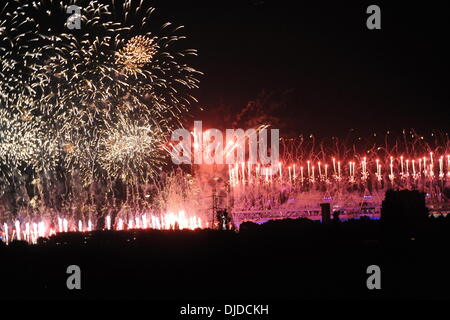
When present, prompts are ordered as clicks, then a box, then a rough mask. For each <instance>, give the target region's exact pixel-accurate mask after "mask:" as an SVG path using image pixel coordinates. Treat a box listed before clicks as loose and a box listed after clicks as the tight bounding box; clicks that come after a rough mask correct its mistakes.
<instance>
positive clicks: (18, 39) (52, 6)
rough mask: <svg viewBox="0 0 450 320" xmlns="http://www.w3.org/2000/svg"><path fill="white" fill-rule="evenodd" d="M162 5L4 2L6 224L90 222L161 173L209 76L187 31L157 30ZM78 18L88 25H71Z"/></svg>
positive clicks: (1, 157) (1, 96)
mask: <svg viewBox="0 0 450 320" xmlns="http://www.w3.org/2000/svg"><path fill="white" fill-rule="evenodd" d="M153 12H154V9H153V8H151V7H149V6H147V4H145V3H144V2H143V1H134V0H127V1H115V0H111V1H101V2H99V1H95V0H92V1H89V0H88V1H85V0H67V1H53V0H40V1H26V0H16V1H9V2H7V3H6V4H4V5H3V4H2V5H1V7H0V17H1V20H0V63H1V68H0V129H1V131H0V168H1V173H0V217H1V219H2V221H4V223H6V225H7V223H8V221H10V220H11V221H13V220H17V221H18V222H17V223H19V224H20V223H22V222H23V227H24V228H25V229H26V230H28V231H29V233H28V235H30V234H31V233H30V232H32V231H34V230H38V231H39V232H38V233H36V232H35V234H36V235H37V234H43V232H44V231H43V230H44V229H45V230H46V231H45V234H46V235H48V234H51V233H52V232H53V230H56V231H58V230H64V228H62V229H58V228H53V227H49V225H48V223H50V222H51V223H57V221H58V218H57V217H58V216H59V217H60V219H61V221H72V220H74V219H75V217H79V218H80V219H81V217H83V219H84V218H85V219H86V221H83V225H85V226H89V225H90V226H91V227H92V226H94V225H95V223H96V222H97V220H98V219H97V217H98V216H99V215H100V216H102V214H103V212H100V209H99V208H100V207H102V206H104V205H105V204H108V205H109V204H111V206H113V205H116V202H118V203H117V205H119V203H120V204H123V203H125V204H124V205H128V204H127V203H128V201H131V200H130V199H129V198H128V194H129V192H134V190H137V189H138V188H139V186H138V184H145V183H148V182H149V181H151V180H154V179H155V178H158V172H159V170H160V168H161V165H162V161H163V159H164V156H165V155H164V154H163V153H162V152H161V150H162V148H161V145H163V144H164V143H165V142H166V141H165V137H166V136H168V133H169V132H170V130H172V128H173V127H174V126H175V125H177V124H178V123H179V121H180V119H181V117H182V114H183V112H185V111H187V110H188V108H189V104H190V102H191V101H193V97H192V96H191V95H190V94H189V91H190V90H191V89H193V88H196V87H197V84H198V80H197V76H198V75H199V74H200V72H198V71H197V70H195V69H193V68H191V67H189V66H188V65H187V64H186V58H188V57H189V56H195V55H196V51H195V50H193V49H187V50H182V51H179V49H175V46H174V44H175V43H177V42H178V40H181V39H183V38H184V37H183V36H181V35H179V30H180V27H173V26H172V24H170V23H166V24H164V25H163V26H162V27H158V26H155V25H154V23H153V19H151V15H152V14H153ZM76 21H78V22H79V28H77V27H75V28H74V27H73V26H69V24H73V23H74V22H76ZM177 47H179V45H177ZM130 190H131V191H130ZM95 192H97V193H96V194H95V195H94V193H95ZM140 196H142V194H141V195H140ZM56 212H58V214H56ZM179 212H181V211H179ZM179 212H177V214H179ZM69 217H70V219H69ZM149 218H150V216H149ZM188 218H189V217H188ZM64 219H66V220H64ZM71 219H72V220H71ZM80 219H76V220H77V221H78V220H80ZM172 220H173V219H172ZM175 220H177V219H175ZM175 220H174V221H175ZM178 220H180V221H182V220H183V218H182V217H181V216H180V217H179V219H178ZM44 221H45V222H44ZM17 223H16V222H14V225H17ZM27 223H28V225H27ZM44 223H46V224H47V225H46V227H45V228H44V227H43V225H44ZM34 224H35V228H37V229H33V228H34V227H33V226H34ZM75 224H76V225H77V227H78V226H79V223H78V222H76V223H75ZM173 224H174V222H173V221H172V222H167V225H173ZM180 224H181V225H183V226H184V225H185V224H183V223H181V222H180ZM197 224H198V221H197V220H196V223H194V224H192V225H197ZM6 225H5V227H4V228H3V227H2V231H3V234H6V237H7V238H8V235H7V234H8V232H7V230H10V231H11V230H12V229H11V228H10V229H7V227H6ZM62 225H64V224H62ZM161 225H163V226H164V225H165V223H164V222H161ZM27 226H28V227H27ZM78 229H80V228H78ZM16 234H17V238H18V239H20V238H22V237H21V236H20V235H21V233H20V232H18V230H17V233H16ZM30 237H31V236H29V237H28V238H27V239H31V238H30ZM3 238H4V239H5V237H3Z"/></svg>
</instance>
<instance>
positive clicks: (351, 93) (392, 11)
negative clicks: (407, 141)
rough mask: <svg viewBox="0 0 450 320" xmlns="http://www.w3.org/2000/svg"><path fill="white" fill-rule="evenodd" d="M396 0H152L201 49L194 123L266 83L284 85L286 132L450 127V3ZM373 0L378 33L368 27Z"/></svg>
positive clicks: (216, 119) (241, 103) (215, 116)
mask: <svg viewBox="0 0 450 320" xmlns="http://www.w3.org/2000/svg"><path fill="white" fill-rule="evenodd" d="M395 2H396V4H393V3H392V1H391V3H382V2H379V1H378V2H373V1H353V2H352V1H329V2H323V1H320V2H319V1H314V2H313V1H308V2H306V1H299V3H297V4H294V3H295V2H294V1H289V2H288V1H279V0H278V1H277V0H273V1H272V0H264V1H262V0H261V1H258V0H252V1H250V0H242V1H172V0H164V1H161V0H160V1H152V3H153V5H154V6H155V7H156V9H157V10H158V11H157V16H158V19H159V18H161V19H162V20H169V21H172V22H174V23H176V24H182V25H184V26H185V27H186V28H185V30H184V33H185V34H186V35H187V36H188V40H186V42H185V44H186V46H188V47H193V48H196V49H198V51H199V57H198V58H197V59H195V60H193V61H192V63H193V65H194V66H195V67H196V68H198V69H199V70H201V71H203V72H204V73H205V75H204V76H202V77H201V83H200V89H199V90H196V92H195V93H194V95H195V96H196V97H198V98H199V105H198V106H196V107H199V106H201V107H204V108H205V109H206V110H207V112H204V113H196V114H195V116H194V117H195V119H196V120H203V121H204V123H206V122H210V123H211V125H214V124H217V123H221V122H222V121H223V116H224V114H227V113H228V114H231V115H234V114H236V113H237V112H238V111H239V110H241V109H242V108H243V107H245V105H246V104H247V102H248V101H250V100H253V99H255V98H256V97H257V96H258V94H259V93H261V92H262V91H263V90H265V91H266V92H275V93H286V92H287V94H285V95H283V96H284V97H285V98H283V99H285V100H283V101H284V102H285V107H284V108H280V110H279V111H277V117H280V118H281V121H282V122H283V123H284V122H285V128H286V131H292V130H294V131H295V132H298V133H314V134H316V135H324V136H330V135H339V134H344V133H346V132H348V130H349V129H350V128H355V129H357V130H358V131H359V132H362V133H363V134H366V133H367V134H369V133H372V132H383V131H385V130H393V131H398V132H400V131H401V130H402V129H403V128H415V129H417V130H419V131H420V132H422V133H425V134H426V133H429V132H431V130H433V129H438V130H443V131H446V132H448V129H449V124H448V119H449V113H450V112H449V106H450V103H449V100H450V99H449V90H448V89H449V80H448V79H449V78H448V75H449V61H448V58H449V56H450V55H449V50H448V49H447V48H446V47H447V44H448V42H449V37H448V34H449V30H450V28H449V21H450V20H449V15H450V11H449V10H448V5H446V6H445V7H444V6H443V5H442V4H431V2H423V3H422V4H419V3H418V4H415V3H411V2H409V1H395ZM370 4H377V5H379V6H380V8H381V24H382V29H381V30H368V29H367V27H366V19H367V17H368V16H369V15H368V14H366V8H367V7H368V6H369V5H370ZM218 107H221V108H222V109H221V110H222V111H221V112H217V108H218ZM224 110H225V111H224ZM189 121H193V119H192V120H189ZM283 126H284V124H283ZM283 126H282V128H281V129H282V131H281V134H282V135H283Z"/></svg>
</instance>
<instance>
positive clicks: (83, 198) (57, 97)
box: [0, 0, 450, 243]
mask: <svg viewBox="0 0 450 320" xmlns="http://www.w3.org/2000/svg"><path fill="white" fill-rule="evenodd" d="M71 6H76V7H77V8H79V9H80V11H79V13H76V14H74V15H72V16H70V17H69V16H68V14H67V12H69V11H70V10H69V11H68V9H69V7H71ZM153 13H154V9H153V8H151V7H150V6H148V5H147V4H146V3H145V2H144V1H134V0H126V1H115V0H108V1H101V2H99V1H95V0H63V1H52V0H40V1H31V2H30V1H27V0H16V1H10V2H8V3H7V4H5V5H2V6H1V7H0V17H1V21H0V65H1V68H0V170H1V171H0V232H1V237H2V240H4V241H6V242H9V241H11V240H13V239H19V240H26V241H29V242H33V243H35V242H36V241H37V239H38V238H39V237H48V236H51V235H52V234H55V233H57V232H68V231H76V232H85V231H92V230H94V229H103V230H112V229H114V230H126V229H147V228H155V229H178V228H181V229H183V228H188V229H196V228H208V227H214V218H213V219H211V217H213V213H212V210H215V209H217V208H216V207H217V206H220V207H222V208H227V209H229V211H230V212H231V213H232V215H233V222H234V224H235V225H236V226H239V224H240V223H241V222H243V221H249V220H250V221H256V222H258V221H263V220H265V219H271V218H285V217H302V216H317V215H318V212H319V210H320V209H319V206H320V204H321V203H324V202H328V203H330V204H331V205H332V208H333V210H334V211H339V212H343V213H345V214H347V215H349V216H359V215H361V214H366V213H367V214H374V215H376V214H378V213H379V209H380V206H381V200H382V199H383V197H384V194H385V192H386V190H387V189H409V190H420V191H423V192H425V193H426V194H427V202H428V205H429V207H430V208H431V209H432V210H434V211H438V212H447V211H448V188H449V184H450V149H449V147H450V144H449V140H448V136H447V135H446V134H434V133H433V136H432V137H431V139H430V137H427V138H426V139H424V137H423V136H421V135H419V134H417V133H416V132H413V131H411V132H403V136H402V137H401V138H400V139H391V138H390V136H389V134H387V135H386V136H385V138H384V141H382V142H380V141H376V140H377V139H376V138H378V137H376V135H375V137H376V138H375V137H371V139H367V140H366V139H364V140H363V139H361V138H359V137H358V138H356V139H355V140H352V141H349V140H342V141H341V140H338V139H336V138H333V139H331V140H330V141H325V140H323V141H321V142H320V143H316V141H315V138H314V137H313V136H310V137H308V138H305V137H300V138H298V137H297V138H295V139H283V138H282V139H281V140H280V142H281V148H280V150H281V158H280V159H279V162H278V163H277V166H278V170H277V172H276V174H270V173H269V169H268V168H267V167H266V166H264V165H262V164H259V163H249V162H240V163H235V164H229V165H218V166H215V165H193V166H190V167H189V168H188V167H186V168H183V169H186V170H184V171H183V170H175V171H173V170H172V168H170V166H169V161H168V159H169V155H170V152H171V151H172V150H171V148H170V146H172V145H171V144H170V143H169V137H170V133H171V131H172V130H173V129H174V128H175V127H176V125H178V124H180V122H181V120H182V118H183V116H184V115H185V114H186V113H187V111H188V110H189V105H190V103H191V102H192V101H195V98H193V97H192V96H191V95H190V91H191V89H195V88H197V85H198V79H197V77H198V76H199V75H200V74H201V73H200V72H199V71H197V70H195V69H193V68H192V67H190V66H189V65H188V64H187V62H188V60H187V59H186V58H188V57H190V56H195V55H196V51H195V50H193V49H188V50H183V51H178V50H177V49H175V48H176V47H175V46H174V45H173V44H174V43H178V42H179V41H180V40H182V39H183V38H184V37H183V36H181V35H178V32H179V30H180V27H173V26H172V24H170V23H166V24H164V25H163V26H162V27H161V28H157V29H155V27H154V26H153V24H152V15H153ZM77 19H78V20H79V22H80V29H78V28H69V27H68V23H69V22H74V21H75V20H77ZM252 123H253V122H252ZM254 123H255V127H257V128H258V129H256V130H260V129H263V128H267V127H268V124H266V123H258V121H256V120H255V121H254ZM257 124H259V127H258V126H257ZM192 134H193V135H194V136H195V137H197V135H201V134H202V133H201V132H193V133H192ZM430 140H431V142H430ZM245 143H246V141H245V139H244V140H242V141H237V142H236V144H232V145H231V144H227V145H226V146H225V150H224V151H225V153H226V154H227V155H229V154H231V153H233V152H234V151H235V150H236V149H237V145H239V144H245ZM193 147H194V151H198V150H195V148H196V146H195V145H194V146H193ZM167 151H168V152H167ZM211 194H212V195H213V199H211V196H210V195H211ZM216 196H217V197H218V198H219V199H220V200H218V201H216V200H217V199H216ZM217 202H219V203H217Z"/></svg>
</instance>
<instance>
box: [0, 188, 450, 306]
mask: <svg viewBox="0 0 450 320" xmlns="http://www.w3.org/2000/svg"><path fill="white" fill-rule="evenodd" d="M421 199H422V198H421V195H418V194H411V193H408V194H406V193H404V194H401V193H391V194H388V195H387V197H386V200H385V202H384V204H383V213H382V219H381V221H374V220H368V219H360V220H350V221H346V222H341V221H339V220H338V219H337V217H336V216H335V217H334V220H331V221H330V222H329V223H320V222H318V221H310V220H307V219H298V220H279V221H270V222H267V223H265V224H263V225H257V224H254V223H244V224H243V225H241V229H240V232H233V231H216V230H194V231H179V230H173V231H157V230H149V231H140V230H135V231H133V230H132V231H97V232H91V233H83V234H82V233H67V234H59V235H57V236H54V237H52V238H50V239H40V241H39V243H38V245H28V244H27V243H25V242H17V241H16V242H13V243H11V244H10V245H9V246H5V245H4V244H3V243H0V256H1V263H0V274H1V276H2V280H1V287H2V289H1V290H0V295H1V298H3V299H5V298H6V299H19V298H33V299H34V298H37V299H47V298H52V299H54V298H56V299H71V298H106V299H107V298H128V299H130V298H145V299H157V300H177V299H179V300H186V299H191V300H193V299H201V300H205V299H206V300H209V299H240V298H242V299H249V298H251V299H303V298H305V299H316V298H338V299H346V298H351V299H353V298H356V299H359V298H363V299H364V298H370V299H373V298H375V299H378V298H381V299H384V298H402V299H403V298H450V291H449V290H448V288H449V287H450V273H449V271H448V270H450V263H449V261H450V259H448V249H449V247H450V232H449V231H450V216H447V217H439V218H434V217H430V218H426V219H424V216H427V212H426V210H423V206H422V205H421ZM405 200H406V201H405ZM405 212H414V214H411V215H410V216H408V215H405ZM69 265H78V266H79V267H80V269H81V279H82V280H81V290H68V289H67V286H66V280H67V278H68V276H69V275H68V274H67V273H66V269H67V267H68V266H69ZM370 265H377V266H379V267H380V269H381V290H369V289H368V288H367V286H366V281H367V278H368V277H369V275H368V274H367V267H368V266H370Z"/></svg>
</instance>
